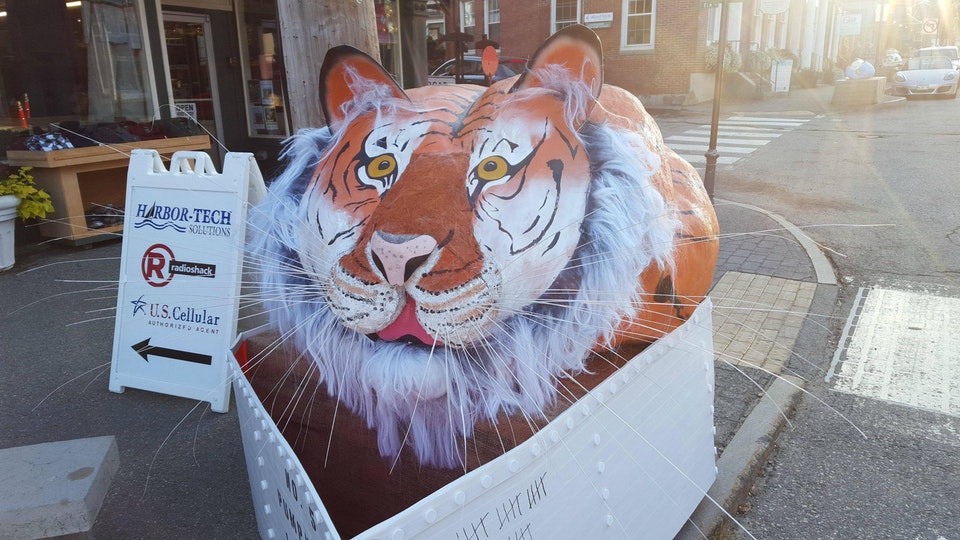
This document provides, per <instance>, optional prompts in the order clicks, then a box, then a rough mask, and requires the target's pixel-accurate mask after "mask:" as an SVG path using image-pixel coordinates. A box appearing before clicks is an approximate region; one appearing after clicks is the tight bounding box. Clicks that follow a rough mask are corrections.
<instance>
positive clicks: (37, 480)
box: [0, 436, 120, 539]
mask: <svg viewBox="0 0 960 540" xmlns="http://www.w3.org/2000/svg"><path fill="white" fill-rule="evenodd" d="M119 467H120V454H119V452H118V451H117V441H116V439H115V438H114V437H112V436H105V437H91V438H88V439H74V440H70V441H57V442H49V443H43V444H34V445H30V446H18V447H15V448H6V449H3V450H0V486H3V488H2V489H0V538H19V539H28V538H47V537H50V536H60V535H65V534H73V533H80V532H84V531H88V530H90V528H91V527H92V526H93V522H94V520H95V519H96V518H97V513H98V512H99V511H100V505H101V504H102V503H103V499H104V497H105V496H106V494H107V490H108V489H109V487H110V481H111V480H113V475H114V474H116V472H117V469H119Z"/></svg>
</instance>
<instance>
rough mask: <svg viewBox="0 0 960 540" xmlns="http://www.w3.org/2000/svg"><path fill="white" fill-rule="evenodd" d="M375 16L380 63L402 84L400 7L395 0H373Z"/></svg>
mask: <svg viewBox="0 0 960 540" xmlns="http://www.w3.org/2000/svg"><path fill="white" fill-rule="evenodd" d="M373 6H374V10H375V13H376V17H377V39H378V40H379V42H380V63H381V64H383V67H384V68H386V70H387V71H389V72H390V74H391V75H393V78H394V79H396V80H397V82H399V83H401V85H402V84H403V67H402V64H401V62H402V58H403V57H402V56H401V52H402V51H401V50H400V8H399V6H398V5H397V1H396V0H374V3H373Z"/></svg>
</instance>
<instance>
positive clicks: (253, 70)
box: [241, 0, 290, 137]
mask: <svg viewBox="0 0 960 540" xmlns="http://www.w3.org/2000/svg"><path fill="white" fill-rule="evenodd" d="M241 3H242V4H243V7H242V9H243V15H242V18H243V25H242V31H243V39H244V40H245V41H246V43H245V47H244V49H243V50H244V51H245V58H244V64H245V66H244V67H245V69H244V77H245V79H246V80H245V81H244V82H245V84H246V89H247V96H246V97H247V103H248V107H247V111H248V112H247V116H248V117H247V128H248V131H249V134H250V135H251V136H268V137H269V136H273V137H286V136H287V135H289V134H290V130H289V125H290V124H289V122H288V119H287V110H286V107H285V104H286V102H287V97H286V91H285V83H284V69H283V51H282V49H281V40H280V31H279V30H278V25H277V9H276V2H275V0H246V1H245V2H241Z"/></svg>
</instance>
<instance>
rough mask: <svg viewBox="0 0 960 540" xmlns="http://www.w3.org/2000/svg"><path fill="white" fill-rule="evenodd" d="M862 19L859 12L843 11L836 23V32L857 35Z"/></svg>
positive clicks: (843, 34) (844, 34)
mask: <svg viewBox="0 0 960 540" xmlns="http://www.w3.org/2000/svg"><path fill="white" fill-rule="evenodd" d="M862 21H863V16H862V15H861V14H860V13H843V14H841V15H840V20H839V23H838V24H837V33H838V34H839V35H841V36H859V35H860V26H861V24H862Z"/></svg>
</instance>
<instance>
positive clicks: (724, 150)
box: [669, 144, 755, 154]
mask: <svg viewBox="0 0 960 540" xmlns="http://www.w3.org/2000/svg"><path fill="white" fill-rule="evenodd" d="M669 146H670V148H673V151H674V152H679V151H681V150H694V151H695V150H703V151H704V152H706V151H707V145H699V144H671V145H669ZM754 150H755V148H741V147H739V146H720V145H717V152H720V153H721V154H749V153H750V152H753V151H754Z"/></svg>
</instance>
